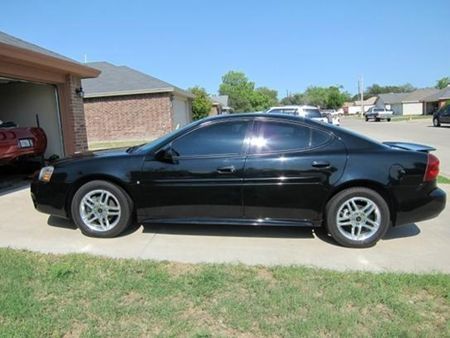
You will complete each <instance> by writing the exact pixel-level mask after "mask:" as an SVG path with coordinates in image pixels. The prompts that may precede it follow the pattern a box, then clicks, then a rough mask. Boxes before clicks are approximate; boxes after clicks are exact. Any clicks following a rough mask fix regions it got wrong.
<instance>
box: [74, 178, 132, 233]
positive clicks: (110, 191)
mask: <svg viewBox="0 0 450 338" xmlns="http://www.w3.org/2000/svg"><path fill="white" fill-rule="evenodd" d="M71 215H72V219H73V221H74V223H75V224H76V225H77V226H78V228H79V229H80V230H81V231H82V232H83V233H84V234H85V235H87V236H92V237H104V238H107V237H115V236H117V235H119V234H120V233H122V232H123V231H124V230H125V229H126V228H127V227H128V226H129V225H130V223H131V215H132V201H131V198H130V197H129V196H128V194H127V193H126V192H125V191H124V190H123V189H122V188H120V187H119V186H117V185H115V184H113V183H110V182H107V181H100V180H95V181H91V182H88V183H86V184H84V185H82V186H81V187H80V188H79V189H78V190H77V192H76V193H75V194H74V196H73V199H72V204H71Z"/></svg>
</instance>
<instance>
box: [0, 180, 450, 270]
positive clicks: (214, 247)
mask: <svg viewBox="0 0 450 338" xmlns="http://www.w3.org/2000/svg"><path fill="white" fill-rule="evenodd" d="M445 190H446V191H447V193H450V186H445ZM0 215H2V221H1V223H0V233H1V235H0V247H11V248H17V249H28V250H32V251H39V252H51V253H90V254H96V255H103V256H109V257H123V258H136V259H154V260H171V261H178V262H187V263H201V262H208V263H222V262H231V263H237V262H240V263H245V264H252V265H253V264H263V265H275V264H282V265H291V264H301V265H309V266H315V267H321V268H330V269H336V270H347V269H350V270H368V271H404V272H432V271H441V272H446V273H450V245H449V239H450V224H449V220H450V208H447V209H446V210H445V211H444V212H443V214H442V215H441V216H440V217H439V218H437V219H434V220H431V221H427V222H422V223H420V224H417V225H415V224H411V225H409V226H405V227H401V228H396V229H391V230H390V231H389V232H388V233H387V235H386V237H385V238H384V239H383V240H382V241H380V242H379V243H378V244H377V245H376V246H375V247H373V248H370V249H347V248H342V247H340V246H337V245H336V244H334V243H333V241H332V240H330V239H329V238H328V237H327V236H326V235H324V234H323V233H322V232H321V231H318V232H314V231H312V230H311V229H305V228H260V227H231V226H214V225H211V226H179V225H173V226H159V225H147V226H145V227H139V228H137V229H134V231H130V232H129V233H128V234H125V235H124V236H122V237H119V238H114V239H95V238H88V237H85V236H83V235H82V234H81V233H80V231H78V230H77V229H75V228H74V227H73V225H72V224H71V223H70V222H67V221H64V220H60V219H57V218H54V217H49V216H47V215H44V214H41V213H38V212H37V211H35V210H34V208H33V206H32V202H31V198H30V196H29V189H28V188H27V187H23V186H22V187H20V188H18V190H17V191H14V192H10V193H3V194H0Z"/></svg>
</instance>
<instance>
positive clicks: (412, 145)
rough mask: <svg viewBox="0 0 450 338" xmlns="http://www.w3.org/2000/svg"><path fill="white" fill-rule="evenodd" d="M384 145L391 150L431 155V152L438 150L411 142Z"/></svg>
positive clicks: (386, 143)
mask: <svg viewBox="0 0 450 338" xmlns="http://www.w3.org/2000/svg"><path fill="white" fill-rule="evenodd" d="M383 144H385V145H387V146H388V147H391V148H396V149H403V150H413V151H419V152H421V153H429V152H430V151H434V150H436V148H433V147H430V146H426V145H423V144H417V143H409V142H383Z"/></svg>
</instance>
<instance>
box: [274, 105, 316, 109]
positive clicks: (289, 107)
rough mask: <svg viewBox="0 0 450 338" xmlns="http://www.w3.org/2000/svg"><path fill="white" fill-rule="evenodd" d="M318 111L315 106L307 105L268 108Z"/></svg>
mask: <svg viewBox="0 0 450 338" xmlns="http://www.w3.org/2000/svg"><path fill="white" fill-rule="evenodd" d="M299 108H300V109H318V108H317V107H316V106H309V105H306V104H304V105H288V106H277V107H270V108H269V110H271V109H299Z"/></svg>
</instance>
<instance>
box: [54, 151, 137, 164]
mask: <svg viewBox="0 0 450 338" xmlns="http://www.w3.org/2000/svg"><path fill="white" fill-rule="evenodd" d="M127 149H128V148H115V149H105V150H97V151H86V152H83V153H78V154H73V155H71V156H68V157H65V158H62V159H59V160H56V161H54V162H52V163H51V164H52V165H55V166H65V165H67V164H70V163H73V162H80V161H91V160H94V159H99V158H107V157H123V156H129V155H130V153H129V152H127Z"/></svg>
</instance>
